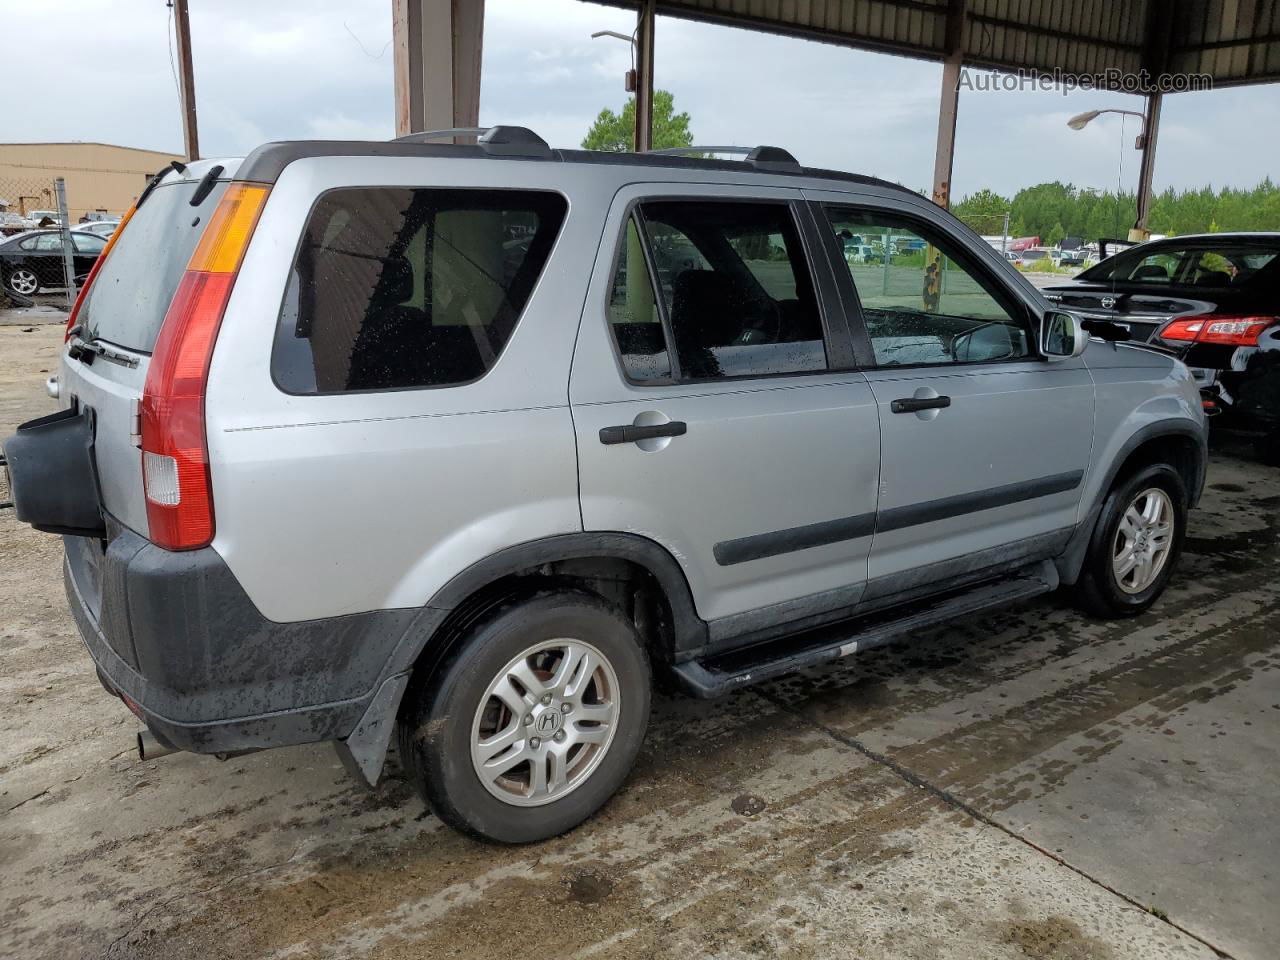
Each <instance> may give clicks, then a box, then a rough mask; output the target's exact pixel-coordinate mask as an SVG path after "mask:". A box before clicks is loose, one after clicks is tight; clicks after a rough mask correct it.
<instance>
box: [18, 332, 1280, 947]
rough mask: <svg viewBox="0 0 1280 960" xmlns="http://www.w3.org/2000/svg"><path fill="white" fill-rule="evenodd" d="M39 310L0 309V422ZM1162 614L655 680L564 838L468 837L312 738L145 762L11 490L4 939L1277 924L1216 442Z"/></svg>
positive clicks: (1253, 586) (1257, 575) (42, 402)
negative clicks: (608, 781)
mask: <svg viewBox="0 0 1280 960" xmlns="http://www.w3.org/2000/svg"><path fill="white" fill-rule="evenodd" d="M50 329H52V328H44V329H43V330H42V329H41V328H36V330H35V331H33V332H32V333H26V334H24V333H22V332H21V331H20V328H14V327H9V328H0V357H3V358H4V362H3V363H0V431H3V432H5V433H7V432H8V431H9V430H10V429H11V428H12V426H13V424H14V423H16V422H17V421H18V420H19V419H22V418H24V417H28V416H35V415H38V414H39V413H41V412H45V411H46V410H47V409H48V406H49V401H48V400H47V399H46V398H44V396H43V385H42V383H43V375H40V374H39V370H40V369H41V368H47V367H49V366H50V365H51V357H52V355H53V351H54V350H55V348H56V342H57V340H58V339H60V338H58V337H57V336H56V334H57V331H56V330H54V331H53V333H49V332H48V331H49V330H50ZM1209 482H1210V485H1211V486H1210V489H1209V491H1208V493H1207V496H1206V499H1205V503H1204V506H1203V509H1201V510H1199V511H1197V512H1196V513H1194V514H1193V517H1192V530H1191V534H1192V535H1191V537H1190V540H1189V543H1188V547H1187V553H1186V555H1185V556H1184V558H1183V562H1182V564H1181V566H1180V568H1179V573H1178V576H1177V578H1176V579H1175V582H1174V584H1173V586H1172V587H1171V589H1170V591H1169V592H1168V594H1167V595H1166V597H1165V598H1164V599H1163V600H1162V601H1161V603H1160V604H1158V605H1157V606H1156V608H1155V609H1154V610H1153V611H1151V612H1150V613H1149V614H1146V615H1144V616H1143V617H1140V618H1138V619H1137V620H1134V621H1129V622H1123V623H1098V622H1092V621H1089V620H1087V619H1086V618H1084V617H1083V616H1082V615H1080V614H1078V613H1076V612H1075V611H1073V610H1071V609H1069V608H1067V607H1065V606H1063V605H1062V603H1061V602H1060V601H1059V600H1056V599H1046V600H1043V601H1036V602H1033V603H1029V604H1025V605H1023V606H1021V607H1018V608H1015V609H1011V610H1007V611H1002V612H999V613H996V614H994V615H991V616H987V617H983V618H975V619H971V620H968V621H965V622H963V623H960V624H957V625H955V626H953V627H951V628H949V629H947V630H945V631H941V632H938V633H934V634H931V635H929V636H925V637H920V638H918V639H917V640H915V641H913V642H911V643H908V644H904V645H900V646H897V647H894V648H888V649H884V650H877V651H872V652H870V653H868V654H866V655H862V656H859V657H858V658H857V659H856V660H853V661H848V662H846V664H845V665H844V666H843V667H842V668H839V669H826V670H821V671H810V672H808V673H805V674H803V675H798V676H795V677H791V678H787V679H785V680H782V681H778V682H776V683H772V684H767V685H765V686H762V687H760V688H757V689H754V690H750V691H742V692H739V693H737V694H735V695H734V696H733V697H731V698H729V699H726V700H723V701H717V702H712V703H702V702H695V701H689V700H683V699H677V698H671V697H659V698H658V699H657V701H656V703H655V713H654V720H653V724H652V728H651V733H650V736H649V739H648V741H647V744H646V746H645V749H644V751H643V752H642V755H641V759H640V763H639V766H638V768H637V770H636V772H635V774H634V775H633V776H632V778H631V779H630V781H629V782H628V784H627V785H626V786H625V787H624V789H623V790H622V792H621V793H620V794H619V795H618V797H617V798H616V799H615V800H614V801H613V802H612V803H611V804H610V805H609V806H608V807H607V808H606V809H605V810H604V811H603V812H602V814H601V815H600V816H598V817H597V818H596V819H594V820H593V821H591V822H589V823H588V824H586V825H585V826H583V827H582V828H580V829H579V830H577V831H575V832H574V833H572V834H570V835H569V836H567V837H562V838H558V839H555V840H552V841H548V842H546V843H543V844H538V845H535V846H531V847H524V848H516V849H510V848H497V847H492V846H485V845H482V844H478V843H475V842H472V841H470V840H466V839H463V838H462V837H459V836H457V835H455V834H453V833H452V832H450V831H449V830H447V829H444V828H442V827H441V826H440V825H439V824H438V822H437V821H435V819H434V818H433V817H431V816H430V815H429V814H427V813H426V812H425V811H424V809H423V807H422V805H421V803H420V802H419V801H418V800H417V799H416V798H415V797H413V796H412V794H411V792H410V791H409V790H408V788H407V786H406V784H405V783H404V781H403V780H402V779H401V778H400V776H399V774H398V768H397V767H396V766H394V764H393V767H392V769H391V771H390V774H389V776H388V777H387V778H386V779H385V780H384V782H383V784H382V785H381V786H380V787H379V789H378V790H377V791H374V792H368V791H364V790H362V789H360V788H359V787H357V786H355V785H354V784H352V783H351V782H350V781H348V780H347V779H346V778H345V775H344V774H343V772H342V770H341V767H340V765H339V764H338V762H337V760H336V758H335V757H334V755H333V752H332V750H331V749H330V748H328V747H324V746H314V747H303V748H294V749H289V750H282V751H274V752H270V753H265V754H258V755H254V756H248V757H242V758H238V759H233V760H230V761H227V762H225V763H220V762H218V761H216V760H214V759H212V758H205V757H195V756H190V755H177V756H174V757H171V758H168V759H165V760H161V761H158V762H154V763H146V764H144V763H140V762H138V761H137V760H136V758H135V757H134V756H133V755H132V751H131V743H130V741H131V737H132V732H133V731H134V729H135V728H136V723H135V721H134V720H133V718H132V717H131V716H130V715H129V714H128V713H127V711H125V710H124V708H123V707H122V706H121V705H120V704H119V703H118V702H116V701H114V700H111V699H109V698H107V697H106V695H105V694H103V692H102V690H101V688H100V687H99V686H98V684H97V682H96V680H95V678H94V676H93V669H92V666H91V664H90V662H89V659H88V657H87V655H86V654H85V653H84V651H83V648H82V645H81V642H80V640H79V639H78V637H77V635H76V633H75V628H74V626H73V624H72V622H71V620H70V617H69V615H68V614H67V612H66V609H65V601H64V599H63V597H62V593H61V583H60V578H59V560H60V547H59V544H58V542H57V541H56V539H54V538H51V537H47V536H43V535H39V534H35V533H32V532H30V531H28V530H26V529H25V528H22V527H20V526H19V525H18V524H17V523H15V522H14V521H13V520H12V518H11V516H9V515H7V514H0V657H2V658H3V659H2V660H0V664H2V665H3V669H0V704H3V707H4V716H5V717H6V722H5V724H4V730H5V734H6V735H5V737H4V738H3V740H0V956H5V957H8V956H13V957H24V958H41V957H51V958H52V957H57V958H65V957H80V956H84V957H116V958H126V957H127V958H133V957H138V958H150V957H155V958H183V957H192V958H194V957H200V958H221V957H228V958H230V957H236V958H247V957H303V958H321V957H352V956H359V957H377V958H393V957H425V956H432V957H434V956H457V957H491V956H497V955H508V954H510V953H511V952H513V951H515V950H522V951H525V952H531V953H534V954H536V955H538V956H542V957H569V956H581V957H588V956H599V957H606V956H607V957H679V958H682V960H684V958H688V957H701V956H714V957H724V958H730V957H732V958H737V957H758V956H781V957H822V958H826V957H851V958H852V957H858V958H864V960H870V958H889V957H893V958H914V957H919V958H926V957H927V958H935V957H938V958H953V957H954V958H984V960H986V958H1019V957H1039V958H1072V960H1076V958H1094V957H1098V958H1116V960H1121V958H1133V957H1143V958H1146V957H1179V958H1181V957H1187V958H1192V957H1195V958H1199V957H1204V958H1209V957H1214V956H1215V955H1220V954H1226V955H1229V956H1233V957H1237V958H1259V960H1270V958H1271V957H1274V956H1275V955H1276V953H1277V950H1276V948H1275V946H1274V944H1275V943H1276V941H1277V938H1278V937H1280V922H1278V920H1277V911H1276V909H1275V904H1276V903H1280V878H1278V877H1277V875H1276V870H1275V868H1274V867H1273V863H1274V861H1275V859H1276V857H1277V855H1280V829H1278V828H1277V827H1276V826H1275V824H1274V821H1273V818H1272V814H1273V813H1274V812H1275V808H1276V803H1275V800H1274V799H1273V798H1274V797H1275V796H1276V795H1277V792H1278V790H1277V788H1278V787H1280V763H1277V759H1278V757H1277V752H1278V750H1280V748H1278V747H1277V736H1276V735H1277V732H1280V689H1278V688H1277V677H1278V676H1280V674H1277V672H1276V669H1275V668H1276V666H1277V664H1280V577H1278V576H1277V574H1278V573H1280V549H1278V534H1277V527H1278V524H1280V471H1277V470H1275V469H1274V468H1266V467H1262V466H1259V465H1256V464H1254V463H1252V462H1250V461H1249V460H1248V459H1246V458H1244V457H1242V456H1236V455H1233V454H1232V452H1231V451H1226V452H1219V453H1217V454H1215V457H1214V461H1213V464H1212V467H1211V472H1210V480H1209Z"/></svg>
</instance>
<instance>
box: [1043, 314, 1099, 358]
mask: <svg viewBox="0 0 1280 960" xmlns="http://www.w3.org/2000/svg"><path fill="white" fill-rule="evenodd" d="M1088 345H1089V334H1087V333H1085V330H1084V325H1083V324H1082V323H1081V322H1080V318H1079V317H1077V316H1076V315H1075V314H1074V313H1065V312H1063V311H1061V310H1046V311H1045V313H1044V316H1043V317H1041V319H1040V352H1041V353H1043V354H1044V355H1045V357H1047V358H1048V359H1050V360H1065V359H1067V358H1068V357H1078V356H1080V354H1082V353H1084V350H1085V347H1087V346H1088Z"/></svg>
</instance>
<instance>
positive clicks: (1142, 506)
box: [1076, 463, 1187, 620]
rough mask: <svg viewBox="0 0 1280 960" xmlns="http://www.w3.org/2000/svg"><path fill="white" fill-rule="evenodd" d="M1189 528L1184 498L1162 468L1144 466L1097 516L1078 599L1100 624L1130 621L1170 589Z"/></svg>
mask: <svg viewBox="0 0 1280 960" xmlns="http://www.w3.org/2000/svg"><path fill="white" fill-rule="evenodd" d="M1186 529H1187V493H1186V488H1185V487H1184V486H1183V483H1182V478H1181V476H1179V474H1178V472H1177V471H1176V470H1175V469H1174V468H1173V467H1171V466H1169V465H1168V464H1165V463H1159V464H1152V465H1151V466H1147V467H1143V468H1142V469H1140V470H1138V471H1137V472H1136V473H1134V474H1132V475H1131V476H1128V477H1125V478H1123V479H1122V480H1121V481H1120V482H1119V483H1117V484H1116V485H1115V487H1113V488H1112V490H1111V493H1110V494H1109V495H1108V496H1107V499H1106V502H1105V503H1104V504H1103V506H1102V512H1101V513H1100V514H1099V515H1098V522H1097V525H1096V526H1095V527H1094V532H1093V538H1092V540H1091V541H1090V543H1089V551H1088V553H1087V554H1086V555H1085V561H1084V567H1083V568H1082V570H1081V571H1080V579H1079V581H1078V583H1077V588H1076V598H1077V601H1078V602H1079V604H1080V606H1081V607H1082V608H1083V609H1084V610H1085V611H1086V612H1088V613H1091V614H1093V615H1094V616H1096V617H1101V618H1103V619H1108V620H1110V619H1118V618H1122V617H1133V616H1137V615H1138V614H1139V613H1142V612H1143V611H1144V610H1146V609H1147V608H1149V607H1150V606H1151V605H1152V604H1153V603H1155V602H1156V600H1157V599H1158V598H1159V596H1160V594H1161V593H1163V592H1164V589H1165V587H1166V586H1168V584H1169V578H1170V577H1171V576H1172V575H1173V569H1174V567H1175V566H1176V565H1177V562H1178V557H1179V555H1180V554H1181V553H1182V541H1183V538H1184V537H1185V536H1186Z"/></svg>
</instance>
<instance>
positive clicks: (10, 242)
mask: <svg viewBox="0 0 1280 960" xmlns="http://www.w3.org/2000/svg"><path fill="white" fill-rule="evenodd" d="M60 190H61V191H62V196H60V195H59V192H60ZM113 219H114V218H112V219H111V220H109V219H108V215H107V214H106V212H105V211H95V210H86V209H81V208H78V207H76V206H75V205H74V202H73V198H72V197H70V196H66V192H65V189H64V188H63V185H62V184H61V181H60V178H56V177H49V176H41V175H31V176H17V175H14V174H13V173H12V172H11V171H3V170H0V307H6V306H21V307H27V306H32V305H33V304H36V303H45V304H49V305H52V306H59V307H63V306H69V305H70V303H71V302H72V301H73V300H74V297H75V291H76V288H77V287H78V286H79V284H80V283H81V282H83V280H84V277H85V276H86V275H87V274H88V272H89V270H90V269H92V265H93V261H94V259H96V257H97V254H98V253H100V252H101V250H102V248H103V246H104V245H105V243H106V239H107V236H108V234H107V233H106V232H105V231H102V230H100V232H98V233H96V234H95V233H92V232H89V231H91V230H99V226H95V224H99V222H101V223H100V227H102V228H105V227H107V226H108V224H109V223H110V222H112V220H113ZM72 231H74V232H72Z"/></svg>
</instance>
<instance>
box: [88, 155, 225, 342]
mask: <svg viewBox="0 0 1280 960" xmlns="http://www.w3.org/2000/svg"><path fill="white" fill-rule="evenodd" d="M198 185H199V181H196V180H182V181H178V182H177V183H172V184H166V185H164V186H160V187H157V188H156V189H155V190H154V191H152V193H151V196H149V197H148V198H147V201H146V203H144V204H143V205H142V206H141V207H140V208H138V210H137V212H135V213H134V215H133V217H132V218H131V219H130V220H129V224H128V226H126V227H125V228H124V230H123V231H122V232H121V233H120V237H119V239H118V240H117V241H116V244H115V246H114V247H112V248H111V253H110V254H109V255H108V256H107V259H106V261H105V262H104V263H103V264H102V269H101V270H100V271H99V273H98V276H97V278H96V279H95V280H94V281H93V286H91V287H90V288H89V292H88V293H87V294H86V295H85V300H84V303H83V304H81V306H80V313H79V315H78V319H79V322H80V323H81V325H82V326H83V328H84V331H85V332H84V336H85V338H86V339H97V340H105V341H107V342H108V343H113V344H116V345H117V346H121V347H125V348H127V349H130V350H136V351H138V352H139V353H150V352H151V349H152V347H154V346H155V342H156V337H157V335H159V333H160V324H161V323H162V322H163V321H164V315H165V311H166V310H168V309H169V301H170V300H172V299H173V294H174V291H175V290H177V288H178V281H179V280H181V279H182V274H183V271H185V270H186V267H187V261H188V260H190V259H191V252H192V251H193V250H194V249H195V246H196V241H197V240H199V239H200V234H201V232H202V231H203V230H204V226H205V223H206V222H207V221H208V219H209V214H210V213H211V212H212V211H213V209H214V207H216V206H217V205H218V200H219V198H220V197H221V196H222V194H223V192H224V191H225V190H226V188H227V181H225V180H221V181H218V183H217V184H215V185H214V188H213V190H212V191H211V192H210V193H209V195H208V196H207V197H205V198H204V199H203V200H202V201H201V203H200V206H198V207H193V206H191V202H190V201H191V197H192V195H193V194H194V193H195V191H196V187H197V186H198Z"/></svg>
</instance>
